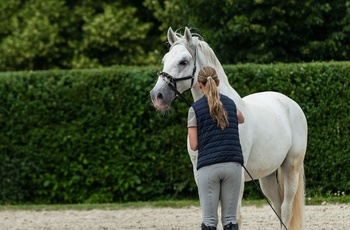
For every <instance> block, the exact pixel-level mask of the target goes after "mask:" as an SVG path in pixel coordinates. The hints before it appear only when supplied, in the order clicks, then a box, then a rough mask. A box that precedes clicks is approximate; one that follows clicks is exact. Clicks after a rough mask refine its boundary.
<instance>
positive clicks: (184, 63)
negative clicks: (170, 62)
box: [180, 61, 188, 65]
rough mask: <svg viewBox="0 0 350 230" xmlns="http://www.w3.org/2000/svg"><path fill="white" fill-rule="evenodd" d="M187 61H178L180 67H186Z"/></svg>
mask: <svg viewBox="0 0 350 230" xmlns="http://www.w3.org/2000/svg"><path fill="white" fill-rule="evenodd" d="M187 64H188V61H180V65H187Z"/></svg>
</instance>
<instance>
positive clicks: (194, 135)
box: [188, 126, 198, 151]
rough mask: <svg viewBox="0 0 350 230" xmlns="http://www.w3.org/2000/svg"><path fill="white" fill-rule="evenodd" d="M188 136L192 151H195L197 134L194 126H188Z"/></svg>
mask: <svg viewBox="0 0 350 230" xmlns="http://www.w3.org/2000/svg"><path fill="white" fill-rule="evenodd" d="M188 138H189V140H190V147H191V149H192V150H193V151H196V150H197V149H198V136H197V127H196V126H191V127H188Z"/></svg>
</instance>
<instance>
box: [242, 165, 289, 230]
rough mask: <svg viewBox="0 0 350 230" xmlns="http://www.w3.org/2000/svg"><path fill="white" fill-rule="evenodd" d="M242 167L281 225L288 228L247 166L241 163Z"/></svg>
mask: <svg viewBox="0 0 350 230" xmlns="http://www.w3.org/2000/svg"><path fill="white" fill-rule="evenodd" d="M242 167H243V168H244V170H245V171H246V172H247V174H248V175H249V177H250V179H252V181H253V182H254V184H255V185H256V187H257V188H258V190H259V191H260V192H261V194H262V195H263V196H264V198H265V200H266V201H267V203H268V204H269V205H270V207H271V209H272V210H273V212H274V213H275V214H276V216H277V217H278V219H279V220H280V222H281V224H282V225H283V227H285V229H286V230H288V228H287V227H286V225H285V224H284V223H283V221H282V219H281V217H280V216H279V215H278V214H277V212H276V210H275V209H274V208H273V206H272V204H271V202H270V201H269V199H268V198H267V197H266V196H265V194H264V193H263V191H262V190H261V188H260V186H259V185H258V183H256V181H255V180H254V178H253V177H252V175H251V174H250V173H249V171H248V170H247V168H246V167H245V166H244V165H242Z"/></svg>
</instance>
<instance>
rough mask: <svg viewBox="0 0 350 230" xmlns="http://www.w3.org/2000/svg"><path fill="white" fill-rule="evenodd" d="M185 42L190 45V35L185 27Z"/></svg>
mask: <svg viewBox="0 0 350 230" xmlns="http://www.w3.org/2000/svg"><path fill="white" fill-rule="evenodd" d="M184 36H185V38H186V41H187V42H188V44H190V45H192V44H193V43H192V34H191V31H190V29H189V28H187V27H185V34H184Z"/></svg>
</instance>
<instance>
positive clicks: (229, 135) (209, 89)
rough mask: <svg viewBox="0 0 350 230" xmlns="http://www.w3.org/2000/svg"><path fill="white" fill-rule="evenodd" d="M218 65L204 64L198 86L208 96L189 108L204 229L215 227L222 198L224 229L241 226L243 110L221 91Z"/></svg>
mask: <svg viewBox="0 0 350 230" xmlns="http://www.w3.org/2000/svg"><path fill="white" fill-rule="evenodd" d="M219 83H220V81H219V78H218V76H217V74H216V71H215V69H213V68H212V67H209V66H207V67H204V68H202V69H201V70H200V71H199V74H198V86H199V88H200V89H201V91H202V93H203V94H204V96H203V97H202V98H201V99H199V100H198V101H196V102H195V103H193V105H192V107H191V108H190V109H189V112H188V135H189V141H190V147H191V149H192V150H193V151H196V150H198V161H197V170H198V194H199V199H200V204H201V208H202V225H201V226H202V230H205V229H208V230H215V229H216V226H217V224H218V214H217V209H218V203H219V199H220V201H221V208H222V210H221V211H222V218H221V221H222V225H223V226H224V230H232V229H233V230H236V229H237V230H238V224H237V220H236V212H237V205H238V198H239V191H240V188H241V180H242V165H243V155H242V149H241V145H240V141H239V133H238V124H242V123H243V122H244V117H243V115H242V113H241V112H240V111H239V110H238V109H237V108H236V105H235V103H234V101H233V100H232V99H230V98H229V97H227V96H225V95H222V94H220V93H219V91H218V85H219Z"/></svg>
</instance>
